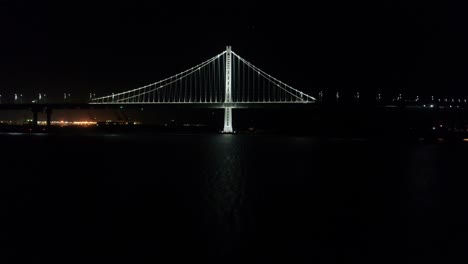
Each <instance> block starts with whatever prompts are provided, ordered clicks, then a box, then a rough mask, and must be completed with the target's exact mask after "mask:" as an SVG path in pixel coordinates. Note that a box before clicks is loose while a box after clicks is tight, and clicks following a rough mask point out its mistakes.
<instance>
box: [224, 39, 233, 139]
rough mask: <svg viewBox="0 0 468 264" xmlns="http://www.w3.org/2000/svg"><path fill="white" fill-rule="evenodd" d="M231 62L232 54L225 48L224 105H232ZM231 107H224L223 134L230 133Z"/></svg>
mask: <svg viewBox="0 0 468 264" xmlns="http://www.w3.org/2000/svg"><path fill="white" fill-rule="evenodd" d="M231 60H232V53H231V46H227V47H226V71H225V73H226V76H225V77H226V87H225V88H226V92H225V94H226V97H225V99H224V103H226V104H231V103H232V96H231V84H232V78H231V70H232V66H231ZM232 132H233V130H232V107H231V106H226V107H224V129H223V133H232Z"/></svg>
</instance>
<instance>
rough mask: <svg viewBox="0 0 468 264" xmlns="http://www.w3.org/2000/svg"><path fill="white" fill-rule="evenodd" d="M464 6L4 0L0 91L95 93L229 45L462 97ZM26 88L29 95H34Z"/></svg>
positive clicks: (306, 75)
mask: <svg viewBox="0 0 468 264" xmlns="http://www.w3.org/2000/svg"><path fill="white" fill-rule="evenodd" d="M463 10H466V4H464V3H455V2H444V3H435V2H427V1H424V2H422V1H421V2H419V1H412V2H411V3H408V2H406V1H404V2H399V1H385V2H381V3H374V2H371V1H366V2H362V3H359V4H356V3H346V2H342V3H313V4H309V3H307V4H305V3H296V4H294V3H290V2H289V3H287V4H278V3H268V4H262V3H261V2H259V1H250V2H242V1H241V2H237V1H236V2H235V3H230V4H227V3H216V2H206V1H205V2H201V1H200V2H191V3H188V4H183V5H182V4H179V3H169V2H165V3H151V2H149V1H139V2H131V3H129V2H126V1H114V2H112V3H111V4H109V3H95V2H87V1H84V2H83V1H80V2H79V3H78V2H77V3H69V2H67V3H60V2H55V1H42V2H34V1H17V0H15V1H10V0H7V1H2V3H0V24H1V25H2V26H1V28H2V39H3V40H2V41H1V42H0V56H1V57H2V60H1V62H0V70H1V76H0V94H2V95H3V96H4V98H7V97H12V96H13V94H14V93H22V94H24V96H25V100H30V99H31V98H32V97H33V96H37V93H47V94H48V96H49V98H50V99H51V100H53V99H56V100H57V99H60V98H61V97H62V96H63V93H64V92H67V93H71V94H72V96H73V97H74V98H82V99H86V98H88V95H89V93H90V92H93V93H96V95H106V94H109V93H111V92H119V91H125V90H129V89H132V88H135V87H139V86H141V85H145V84H148V83H152V82H155V81H158V80H160V79H162V78H165V77H168V76H171V75H173V74H175V73H178V72H181V71H183V70H185V69H187V68H189V67H192V66H193V65H196V64H198V63H200V62H201V61H203V60H205V59H207V58H210V57H212V56H214V55H216V54H217V53H219V52H221V51H223V50H224V49H225V46H226V45H231V46H232V47H233V50H234V51H235V52H237V53H238V54H240V55H241V56H243V57H244V58H246V59H247V60H249V61H250V62H252V63H253V64H255V65H257V66H258V67H260V68H262V69H263V70H265V71H266V72H268V73H270V74H271V75H273V76H275V77H277V78H278V79H280V80H282V81H284V82H285V83H288V84H290V85H291V86H293V87H296V88H297V89H299V90H302V91H304V92H306V93H311V94H312V95H314V96H316V95H317V93H318V92H319V91H320V90H323V91H325V92H328V93H331V94H333V93H335V92H336V91H339V92H342V93H354V92H355V91H360V92H361V94H363V95H366V94H368V95H369V96H372V97H373V96H374V94H375V92H377V91H379V92H382V93H384V94H393V95H394V94H397V93H400V92H401V93H404V94H411V95H414V94H421V95H436V96H437V95H440V96H464V95H466V94H467V93H466V89H465V87H466V86H467V85H468V77H467V76H466V74H465V70H466V69H467V68H468V60H467V59H468V53H467V51H466V49H465V47H466V46H467V44H468V34H467V32H466V30H465V28H466V25H467V22H468V19H467V18H466V16H464V15H463ZM29 97H31V98H29Z"/></svg>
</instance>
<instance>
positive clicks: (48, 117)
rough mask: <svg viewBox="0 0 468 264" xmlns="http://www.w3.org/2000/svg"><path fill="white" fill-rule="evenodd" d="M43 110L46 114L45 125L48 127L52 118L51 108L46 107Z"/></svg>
mask: <svg viewBox="0 0 468 264" xmlns="http://www.w3.org/2000/svg"><path fill="white" fill-rule="evenodd" d="M45 112H46V115H47V127H50V123H51V120H52V108H46V110H45Z"/></svg>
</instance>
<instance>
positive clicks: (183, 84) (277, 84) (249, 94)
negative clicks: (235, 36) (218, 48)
mask: <svg viewBox="0 0 468 264" xmlns="http://www.w3.org/2000/svg"><path fill="white" fill-rule="evenodd" d="M314 102H316V100H315V98H314V97H312V96H310V95H308V94H305V93H304V92H301V91H299V90H297V89H295V88H293V87H291V86H289V85H287V84H285V83H284V82H282V81H280V80H278V79H276V78H274V77H273V76H271V75H269V74H268V73H266V72H264V71H262V70H261V69H259V68H258V67H256V66H254V65H253V64H252V63H250V62H248V61H247V60H245V59H244V58H242V57H240V56H239V55H237V54H236V53H235V52H234V51H232V49H231V47H230V46H227V48H226V50H225V51H223V52H221V53H220V54H218V55H216V56H214V57H212V58H210V59H208V60H206V61H204V62H202V63H200V64H198V65H196V66H194V67H191V68H190V69H188V70H185V71H183V72H180V73H178V74H176V75H173V76H171V77H168V78H165V79H163V80H160V81H158V82H155V83H151V84H148V85H145V86H142V87H139V88H135V89H132V90H128V91H124V92H120V93H115V94H114V93H113V94H111V95H106V96H102V97H96V98H92V99H91V100H90V104H92V105H100V104H101V105H111V104H116V105H124V104H129V105H132V104H136V105H143V104H167V105H171V104H174V105H176V104H178V105H182V104H183V105H187V104H189V105H195V104H196V105H199V106H201V107H219V108H224V129H223V132H224V133H232V132H233V131H234V130H233V125H232V120H233V115H232V109H234V108H244V107H252V106H253V105H256V106H262V105H263V106H266V105H272V104H309V103H314Z"/></svg>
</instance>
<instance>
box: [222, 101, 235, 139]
mask: <svg viewBox="0 0 468 264" xmlns="http://www.w3.org/2000/svg"><path fill="white" fill-rule="evenodd" d="M232 132H233V130H232V107H225V108H224V129H223V133H232Z"/></svg>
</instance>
